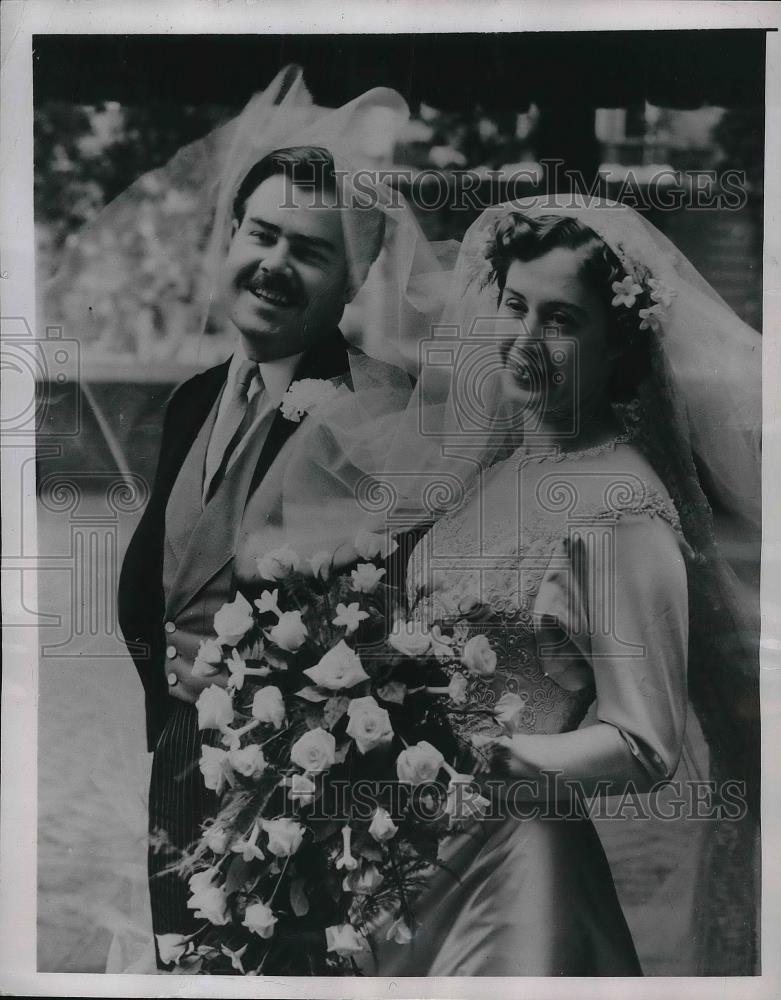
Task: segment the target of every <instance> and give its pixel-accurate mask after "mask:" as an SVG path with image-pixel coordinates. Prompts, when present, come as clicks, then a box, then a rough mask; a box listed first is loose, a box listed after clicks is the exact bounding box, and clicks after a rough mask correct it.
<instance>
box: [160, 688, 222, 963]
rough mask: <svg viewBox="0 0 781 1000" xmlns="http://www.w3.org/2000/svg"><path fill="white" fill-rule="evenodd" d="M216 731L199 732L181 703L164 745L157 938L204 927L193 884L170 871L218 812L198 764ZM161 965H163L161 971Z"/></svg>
mask: <svg viewBox="0 0 781 1000" xmlns="http://www.w3.org/2000/svg"><path fill="white" fill-rule="evenodd" d="M219 738H220V734H219V732H217V731H216V730H210V729H209V730H206V731H205V732H201V731H200V730H199V729H198V712H197V710H196V708H195V706H194V705H189V704H186V703H185V702H179V701H177V703H176V705H175V707H174V710H173V712H172V714H171V716H170V718H169V719H168V721H167V723H166V725H165V728H164V729H163V732H162V734H161V736H160V739H159V740H158V743H157V746H156V748H155V752H154V758H153V761H152V776H151V780H150V787H149V854H148V871H149V895H150V899H151V904H152V926H153V929H154V932H155V934H190V933H192V932H193V931H194V930H195V928H196V926H198V925H200V924H202V923H203V921H202V920H198V919H196V918H195V917H194V916H193V911H192V910H188V909H187V899H188V898H189V895H190V893H189V890H188V888H187V882H186V880H185V879H183V878H182V877H181V876H180V875H179V874H178V873H177V872H175V871H170V870H167V869H169V868H170V866H171V865H172V864H176V862H177V861H179V860H180V858H181V857H182V853H183V852H184V851H185V850H186V849H187V848H188V847H189V846H190V845H191V844H192V843H193V841H194V840H195V839H196V838H197V837H198V836H199V835H200V832H201V824H202V823H203V821H204V820H205V819H206V818H207V817H210V816H214V815H215V814H216V812H217V805H218V799H217V796H216V794H215V793H214V792H212V791H210V790H209V789H207V788H206V787H205V785H204V783H203V776H202V775H201V771H200V768H199V767H198V762H199V760H200V756H201V746H202V744H203V743H209V744H212V743H215V742H216V741H218V740H219ZM159 964H160V962H159V959H158V965H159Z"/></svg>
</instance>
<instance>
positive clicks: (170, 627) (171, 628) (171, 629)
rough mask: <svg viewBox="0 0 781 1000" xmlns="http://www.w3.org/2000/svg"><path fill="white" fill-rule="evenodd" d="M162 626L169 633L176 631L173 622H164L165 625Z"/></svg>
mask: <svg viewBox="0 0 781 1000" xmlns="http://www.w3.org/2000/svg"><path fill="white" fill-rule="evenodd" d="M163 628H164V629H165V630H166V632H167V633H168V634H169V635H171V634H172V633H174V632H175V631H176V625H174V623H173V622H166V623H165V625H163Z"/></svg>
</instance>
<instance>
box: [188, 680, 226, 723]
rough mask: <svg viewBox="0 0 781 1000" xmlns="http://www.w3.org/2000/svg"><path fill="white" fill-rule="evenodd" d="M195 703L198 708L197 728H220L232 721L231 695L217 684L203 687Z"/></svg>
mask: <svg viewBox="0 0 781 1000" xmlns="http://www.w3.org/2000/svg"><path fill="white" fill-rule="evenodd" d="M195 705H196V708H197V709H198V728H199V729H222V727H223V726H229V725H230V724H231V723H232V722H233V701H232V700H231V696H230V695H229V694H228V692H227V691H226V690H225V689H224V688H221V687H219V686H218V685H217V684H210V685H209V687H207V688H204V689H203V691H201V693H200V695H199V696H198V701H197V702H196V703H195Z"/></svg>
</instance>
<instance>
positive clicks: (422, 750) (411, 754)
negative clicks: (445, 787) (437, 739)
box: [396, 740, 445, 785]
mask: <svg viewBox="0 0 781 1000" xmlns="http://www.w3.org/2000/svg"><path fill="white" fill-rule="evenodd" d="M444 763H445V758H444V757H443V756H442V754H441V753H440V752H439V750H437V748H436V747H433V746H432V745H431V744H430V743H427V742H426V741H425V740H421V742H420V743H416V744H415V745H414V746H411V747H407V749H406V750H402V751H401V753H400V754H399V756H398V757H397V758H396V774H397V775H398V776H399V781H403V782H405V783H406V784H409V785H423V784H425V783H426V782H427V781H434V779H435V778H436V776H437V775H438V774H439V771H440V768H441V767H442V765H443V764H444Z"/></svg>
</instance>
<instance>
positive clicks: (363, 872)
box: [342, 863, 384, 896]
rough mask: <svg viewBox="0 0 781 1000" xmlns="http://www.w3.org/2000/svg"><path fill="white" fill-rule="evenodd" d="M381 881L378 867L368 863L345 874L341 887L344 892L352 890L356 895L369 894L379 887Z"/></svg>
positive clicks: (381, 877)
mask: <svg viewBox="0 0 781 1000" xmlns="http://www.w3.org/2000/svg"><path fill="white" fill-rule="evenodd" d="M383 881H384V878H383V875H382V872H381V871H380V870H379V868H378V867H377V866H376V865H373V864H371V863H369V864H364V865H362V866H361V868H360V869H357V870H356V871H353V872H349V873H348V874H347V875H345V877H344V878H343V879H342V888H343V889H344V891H345V892H354V893H355V894H356V895H358V896H370V895H371V894H372V893H373V892H375V891H376V890H377V889H379V887H380V886H381V885H382V883H383Z"/></svg>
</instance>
